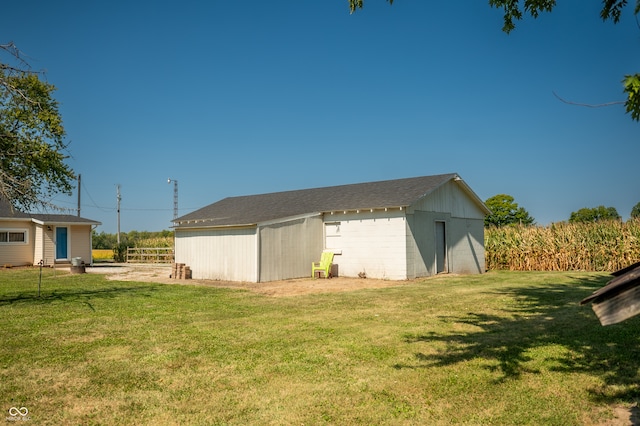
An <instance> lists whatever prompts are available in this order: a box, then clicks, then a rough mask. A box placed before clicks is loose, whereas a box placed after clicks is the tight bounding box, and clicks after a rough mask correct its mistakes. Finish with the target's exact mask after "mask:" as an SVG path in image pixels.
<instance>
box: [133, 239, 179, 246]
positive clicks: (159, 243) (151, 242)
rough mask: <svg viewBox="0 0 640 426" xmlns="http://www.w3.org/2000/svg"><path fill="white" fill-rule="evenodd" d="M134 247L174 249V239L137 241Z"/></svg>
mask: <svg viewBox="0 0 640 426" xmlns="http://www.w3.org/2000/svg"><path fill="white" fill-rule="evenodd" d="M133 246H134V247H166V248H168V247H173V237H152V238H141V239H139V240H136V241H135V243H134V244H133Z"/></svg>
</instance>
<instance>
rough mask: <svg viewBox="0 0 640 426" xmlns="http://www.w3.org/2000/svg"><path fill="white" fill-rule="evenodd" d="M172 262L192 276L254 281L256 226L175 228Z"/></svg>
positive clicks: (255, 273)
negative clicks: (174, 253)
mask: <svg viewBox="0 0 640 426" xmlns="http://www.w3.org/2000/svg"><path fill="white" fill-rule="evenodd" d="M175 251H176V262H177V263H184V264H186V265H187V266H189V267H190V268H191V271H192V276H193V278H196V279H209V280H225V281H247V282H256V281H257V277H258V274H257V261H256V259H257V254H256V252H257V249H256V228H255V227H247V228H224V229H191V230H181V229H176V233H175Z"/></svg>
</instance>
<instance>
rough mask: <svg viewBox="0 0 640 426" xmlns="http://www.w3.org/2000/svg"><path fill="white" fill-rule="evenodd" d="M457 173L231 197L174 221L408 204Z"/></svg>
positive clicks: (229, 220) (254, 218)
mask: <svg viewBox="0 0 640 426" xmlns="http://www.w3.org/2000/svg"><path fill="white" fill-rule="evenodd" d="M457 176H458V175H457V174H455V173H449V174H443V175H435V176H422V177H415V178H406V179H395V180H386V181H380V182H368V183H358V184H352V185H340V186H330V187H324V188H314V189H302V190H296V191H285V192H275V193H270V194H261V195H247V196H240V197H229V198H225V199H223V200H220V201H218V202H216V203H213V204H209V205H208V206H206V207H203V208H201V209H199V210H196V211H194V212H192V213H189V214H187V215H184V216H181V217H179V218H177V219H175V220H173V222H177V223H178V226H177V227H188V226H194V221H198V222H200V221H206V222H202V223H200V224H199V225H202V226H232V225H253V224H257V223H261V222H265V221H270V220H277V219H282V218H286V217H292V216H297V215H304V214H310V213H322V212H330V211H343V210H356V209H363V210H364V209H380V208H385V207H407V206H410V205H411V204H413V203H414V202H416V201H417V200H419V199H420V198H422V197H424V196H425V195H427V194H428V193H430V192H431V191H433V190H434V189H436V188H438V187H440V186H441V185H443V184H444V183H446V182H448V181H449V180H451V179H454V178H456V177H457ZM187 222H191V223H187Z"/></svg>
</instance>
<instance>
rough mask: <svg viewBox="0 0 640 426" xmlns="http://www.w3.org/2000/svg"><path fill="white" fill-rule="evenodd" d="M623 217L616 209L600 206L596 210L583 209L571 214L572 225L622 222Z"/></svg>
mask: <svg viewBox="0 0 640 426" xmlns="http://www.w3.org/2000/svg"><path fill="white" fill-rule="evenodd" d="M620 219H621V217H620V215H619V214H618V211H617V210H616V209H615V207H605V206H598V207H594V208H587V207H584V208H581V209H580V210H578V211H576V212H571V216H570V217H569V222H570V223H579V222H597V221H600V220H620Z"/></svg>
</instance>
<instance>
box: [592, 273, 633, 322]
mask: <svg viewBox="0 0 640 426" xmlns="http://www.w3.org/2000/svg"><path fill="white" fill-rule="evenodd" d="M611 275H613V276H614V277H615V278H613V279H612V280H610V281H609V282H608V283H607V285H605V286H604V287H602V288H600V289H598V290H596V291H594V292H593V293H592V294H591V295H590V296H588V297H585V298H584V299H582V300H581V301H580V304H581V305H584V304H587V303H592V305H591V307H592V308H593V311H594V312H595V313H596V316H597V317H598V319H599V320H600V323H601V324H602V325H611V324H616V323H619V322H622V321H624V320H626V319H629V318H631V317H633V316H635V315H638V314H640V262H638V263H634V264H633V265H630V266H628V267H626V268H624V269H620V270H618V271H616V272H613V273H612V274H611Z"/></svg>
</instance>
